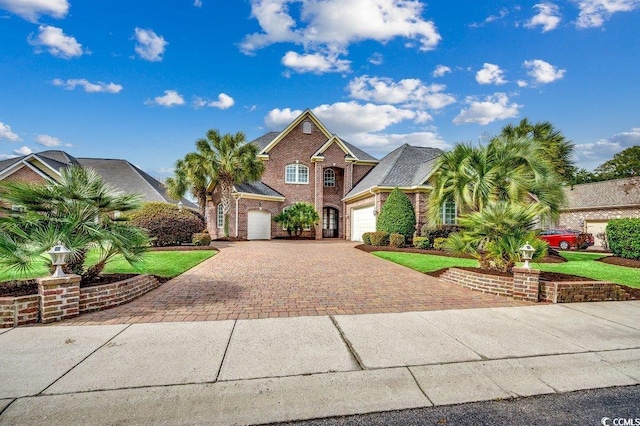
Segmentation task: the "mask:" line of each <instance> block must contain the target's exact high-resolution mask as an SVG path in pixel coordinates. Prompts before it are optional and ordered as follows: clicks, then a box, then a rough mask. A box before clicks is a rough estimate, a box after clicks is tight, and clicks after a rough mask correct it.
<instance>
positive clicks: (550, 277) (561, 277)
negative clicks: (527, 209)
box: [425, 266, 596, 282]
mask: <svg viewBox="0 0 640 426" xmlns="http://www.w3.org/2000/svg"><path fill="white" fill-rule="evenodd" d="M448 269H449V268H443V269H438V270H437V271H432V272H425V273H426V274H427V275H431V276H432V277H436V278H439V277H440V275H442V274H444V273H445V272H446V271H447V270H448ZM456 269H464V270H465V271H471V272H477V273H479V274H484V275H493V276H496V277H508V278H511V277H513V274H510V273H508V272H500V271H491V270H488V269H480V268H470V267H461V266H456ZM540 280H541V281H552V282H567V281H596V280H594V279H591V278H586V277H579V276H577V275H570V274H561V273H559V272H546V271H542V273H540Z"/></svg>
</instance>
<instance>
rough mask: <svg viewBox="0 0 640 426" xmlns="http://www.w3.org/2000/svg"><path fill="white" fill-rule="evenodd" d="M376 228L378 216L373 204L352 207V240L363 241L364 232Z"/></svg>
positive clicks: (372, 230)
mask: <svg viewBox="0 0 640 426" xmlns="http://www.w3.org/2000/svg"><path fill="white" fill-rule="evenodd" d="M375 230H376V216H375V214H374V206H373V204H372V205H370V206H366V207H358V208H353V209H351V241H362V234H364V233H365V232H375Z"/></svg>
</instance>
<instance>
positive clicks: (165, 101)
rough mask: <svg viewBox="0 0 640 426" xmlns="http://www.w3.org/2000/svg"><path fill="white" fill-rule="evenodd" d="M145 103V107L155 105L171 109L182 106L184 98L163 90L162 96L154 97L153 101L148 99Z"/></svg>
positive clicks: (171, 91)
mask: <svg viewBox="0 0 640 426" xmlns="http://www.w3.org/2000/svg"><path fill="white" fill-rule="evenodd" d="M145 103H146V104H147V105H152V104H157V105H161V106H164V107H172V106H175V105H184V98H183V97H182V95H181V94H180V93H178V92H176V91H175V90H165V91H164V95H163V96H156V97H155V98H153V100H151V99H149V100H148V101H146V102H145Z"/></svg>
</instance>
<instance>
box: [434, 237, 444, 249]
mask: <svg viewBox="0 0 640 426" xmlns="http://www.w3.org/2000/svg"><path fill="white" fill-rule="evenodd" d="M446 242H447V239H446V238H443V237H438V238H435V239H434V240H433V248H434V249H436V250H444V245H445V243H446Z"/></svg>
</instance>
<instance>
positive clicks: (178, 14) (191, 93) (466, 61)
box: [0, 0, 640, 179]
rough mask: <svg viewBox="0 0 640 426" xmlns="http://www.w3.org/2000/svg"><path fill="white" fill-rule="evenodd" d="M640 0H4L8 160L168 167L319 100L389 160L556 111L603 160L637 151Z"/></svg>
mask: <svg viewBox="0 0 640 426" xmlns="http://www.w3.org/2000/svg"><path fill="white" fill-rule="evenodd" d="M638 22H640V0H566V1H548V2H540V1H538V2H536V1H528V2H525V1H516V2H514V1H491V0H487V1H477V0H473V1H455V0H447V1H444V0H439V1H431V2H427V1H419V0H233V1H221V0H171V1H168V0H136V1H122V0H108V1H106V0H91V1H78V0H0V159H4V158H9V157H11V156H18V155H26V154H29V153H31V152H39V151H43V150H47V149H60V150H64V151H66V152H68V153H69V154H71V155H73V156H76V157H95V158H123V159H127V160H129V161H130V162H131V163H133V164H135V165H137V166H138V167H140V168H142V169H143V170H145V171H147V172H148V173H150V174H151V175H152V176H155V177H157V178H160V179H163V178H164V177H167V176H170V175H171V174H172V170H173V166H174V164H175V161H176V160H178V159H180V158H182V157H184V155H185V154H186V153H188V152H190V151H193V150H194V149H195V147H194V142H195V141H196V140H197V139H198V138H201V137H204V136H205V134H206V132H207V130H208V129H218V130H220V131H221V132H223V133H227V132H229V133H236V132H238V131H243V132H244V133H245V134H246V138H247V140H248V141H250V140H253V139H255V138H257V137H259V136H261V135H263V134H264V133H266V132H269V131H274V130H276V131H279V130H282V129H284V128H285V127H286V125H287V124H289V123H290V122H291V121H292V120H293V119H294V118H295V117H296V116H297V115H298V114H300V113H301V112H302V111H304V110H305V109H307V108H308V109H310V110H312V111H313V112H314V113H315V114H316V116H317V117H318V118H319V119H320V120H321V121H322V122H323V123H324V124H325V125H326V127H327V128H328V129H329V130H330V131H331V132H332V133H335V134H337V135H338V136H340V137H341V138H342V139H344V140H346V141H348V142H350V143H352V144H354V145H356V146H358V147H360V148H361V149H363V150H365V151H366V152H368V153H370V154H372V155H374V156H376V157H378V158H381V157H382V156H384V155H385V154H387V153H388V152H390V151H391V150H393V149H394V148H396V147H398V146H400V145H402V144H403V143H409V144H410V145H418V146H430V147H437V148H441V149H444V150H447V149H450V148H452V147H453V146H454V145H455V144H456V143H460V142H469V143H472V144H479V143H483V142H484V141H486V140H487V138H489V137H491V136H493V135H496V134H498V133H499V132H500V129H501V128H502V127H503V126H505V125H506V124H517V122H519V121H520V120H521V119H522V118H528V119H529V120H530V121H534V122H536V121H549V122H551V123H552V124H553V125H554V126H555V127H556V128H557V129H558V130H560V131H561V132H562V133H563V134H564V135H565V136H566V137H567V138H568V139H569V140H571V141H573V143H574V144H575V147H576V155H575V161H576V162H577V164H578V165H579V166H580V167H584V168H587V169H588V170H593V169H594V168H595V167H597V166H598V165H600V164H602V163H603V162H605V161H607V160H608V159H610V158H612V157H613V155H614V154H616V153H617V152H620V151H622V150H623V149H625V148H627V147H630V146H634V145H640V102H639V99H640V82H639V79H638V77H640V25H638Z"/></svg>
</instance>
